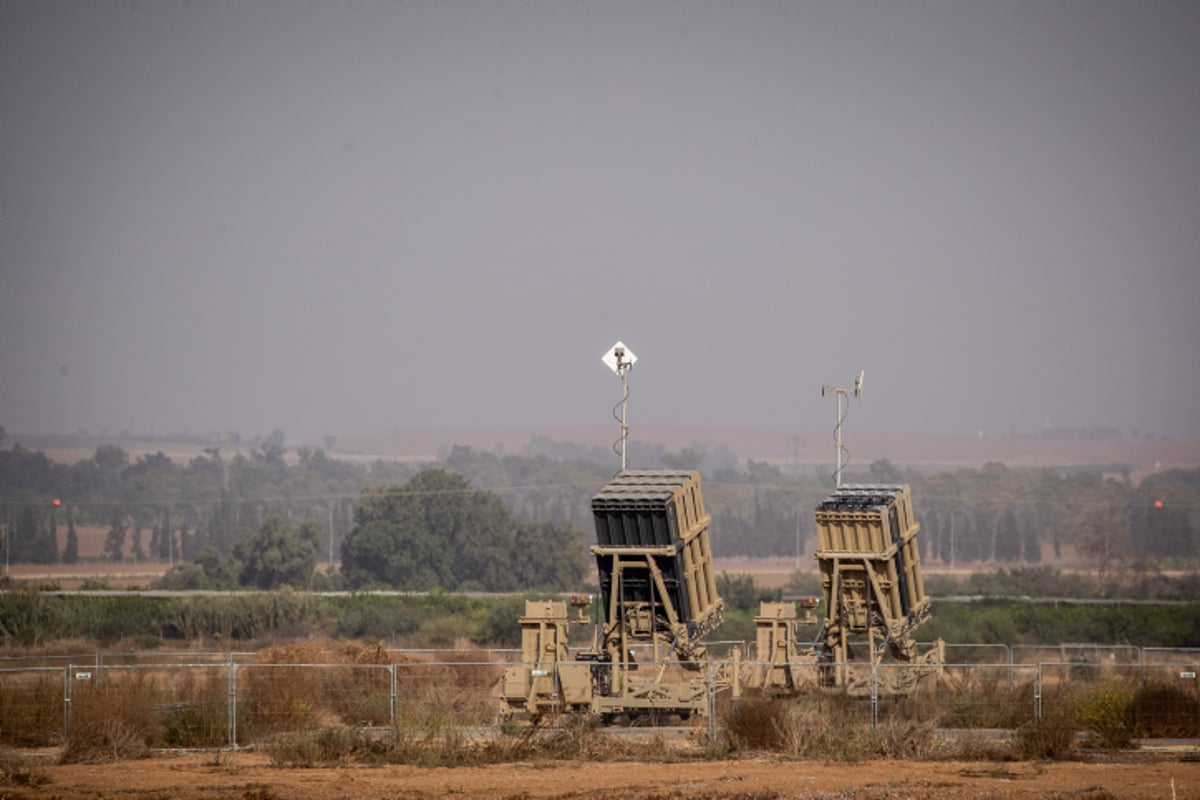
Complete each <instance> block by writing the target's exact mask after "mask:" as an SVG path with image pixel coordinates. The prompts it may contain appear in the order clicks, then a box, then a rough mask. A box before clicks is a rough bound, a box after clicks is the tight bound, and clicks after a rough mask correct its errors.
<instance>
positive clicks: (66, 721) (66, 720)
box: [63, 664, 75, 741]
mask: <svg viewBox="0 0 1200 800" xmlns="http://www.w3.org/2000/svg"><path fill="white" fill-rule="evenodd" d="M74 674H75V670H74V669H73V668H72V667H71V665H70V664H67V673H66V675H64V676H63V740H64V741H65V740H67V739H69V738H71V680H72V676H74Z"/></svg>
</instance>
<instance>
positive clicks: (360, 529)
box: [0, 436, 1200, 589]
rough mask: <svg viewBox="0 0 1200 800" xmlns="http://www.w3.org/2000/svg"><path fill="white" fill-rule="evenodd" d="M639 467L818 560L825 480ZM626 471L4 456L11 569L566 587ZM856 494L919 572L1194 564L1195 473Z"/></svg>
mask: <svg viewBox="0 0 1200 800" xmlns="http://www.w3.org/2000/svg"><path fill="white" fill-rule="evenodd" d="M633 453H634V454H635V455H636V458H631V462H632V463H633V465H634V466H637V467H648V468H650V467H671V468H675V469H699V470H700V471H701V472H702V474H703V480H704V499H705V505H706V508H707V510H708V512H709V513H710V514H712V517H713V523H712V543H713V550H714V553H715V554H716V555H717V556H720V557H730V556H752V557H771V556H773V557H793V558H799V559H800V560H801V563H804V564H811V563H812V553H813V551H814V550H815V549H816V543H815V530H814V525H813V520H812V509H813V508H814V507H815V506H816V505H817V504H818V503H819V502H820V500H821V499H822V497H824V496H825V495H826V494H827V493H828V492H829V491H830V490H831V489H832V478H831V476H830V475H829V474H827V473H826V472H824V471H810V472H808V473H804V472H797V471H791V472H785V471H784V470H783V469H782V468H781V467H780V466H779V465H777V464H771V463H766V462H760V461H754V460H750V461H747V462H745V463H744V464H739V463H738V461H737V459H736V458H735V457H734V456H733V454H732V453H730V452H729V451H728V449H727V448H723V447H718V448H709V447H706V446H704V445H699V444H696V445H690V446H688V447H685V448H683V449H682V450H680V451H677V452H671V451H666V450H664V449H663V448H661V447H650V448H647V447H640V448H636V449H634V450H633ZM613 468H614V464H613V461H612V459H611V458H610V457H606V456H605V455H604V454H603V453H598V452H594V451H591V450H587V449H585V448H581V447H579V446H577V445H570V444H560V443H555V442H552V441H550V440H547V439H535V440H534V441H532V442H531V443H530V445H529V446H528V447H527V448H526V449H525V451H524V452H522V453H520V454H497V453H491V452H486V451H480V450H477V449H473V448H470V447H462V446H456V447H453V448H451V449H450V450H449V451H448V452H446V453H444V454H442V456H441V458H440V459H439V460H438V462H437V463H434V464H427V465H409V464H403V463H397V462H384V461H376V462H374V463H372V464H357V463H353V462H349V461H343V460H338V459H334V458H330V457H329V456H328V455H327V454H326V453H325V452H324V451H323V450H314V449H311V448H307V447H304V448H300V449H299V450H298V451H296V452H295V453H294V454H293V455H290V456H289V454H288V453H287V451H286V449H285V448H284V445H283V437H282V436H278V437H274V436H273V437H268V438H267V439H264V440H261V442H260V444H259V445H258V446H256V447H255V448H253V449H251V450H250V451H249V452H248V453H247V454H243V453H240V452H239V453H237V454H235V455H233V456H232V457H228V456H226V455H224V454H222V452H221V451H220V449H219V448H208V449H206V450H205V451H204V452H203V453H202V454H200V455H197V456H196V457H194V458H192V459H191V460H190V461H188V462H187V463H186V464H181V463H177V462H175V461H173V460H172V459H170V458H168V457H167V456H166V455H165V454H163V453H161V452H160V453H155V454H151V455H144V456H140V457H138V458H136V459H131V458H130V457H129V455H128V453H126V451H125V450H123V449H122V448H121V447H119V446H116V445H111V444H106V445H102V446H100V447H98V448H96V450H95V453H94V454H93V455H92V456H91V457H90V458H86V459H83V460H81V461H79V462H77V463H75V464H61V463H56V462H53V461H51V460H50V459H49V458H48V457H47V456H46V455H45V454H44V453H41V452H38V451H31V450H27V449H25V448H22V447H21V446H20V445H16V446H14V447H11V448H7V449H0V526H3V531H4V535H5V541H4V546H5V552H6V555H7V557H8V558H9V559H10V560H11V562H13V563H21V562H35V563H51V562H53V561H55V560H63V561H73V560H77V559H78V557H79V555H78V534H77V531H76V529H77V527H78V526H80V525H89V526H102V527H103V528H104V529H106V531H107V538H106V542H105V547H104V555H105V557H106V558H108V559H111V560H153V561H159V562H171V563H176V562H179V563H180V564H181V567H180V569H179V570H178V571H177V572H176V573H174V575H173V576H172V579H173V580H179V581H181V582H183V583H185V584H188V585H199V584H206V585H217V584H220V585H228V584H230V583H243V584H246V585H256V586H264V587H266V586H271V585H279V584H280V582H282V583H286V584H291V585H298V584H297V579H296V578H295V575H294V573H293V572H292V571H291V570H290V568H288V567H286V566H285V564H286V563H290V562H291V561H292V560H294V559H300V558H301V555H302V556H303V559H302V561H303V562H305V563H307V561H309V560H310V559H311V560H312V561H313V562H314V563H315V562H316V561H320V560H330V557H331V556H332V561H334V562H337V561H340V562H341V566H342V571H341V578H339V580H344V581H346V582H347V583H348V584H349V585H354V586H366V585H389V586H400V587H404V588H433V587H442V588H482V589H507V588H520V587H526V586H533V585H535V584H536V585H542V586H562V587H565V588H569V587H570V585H572V582H573V581H576V580H578V579H579V574H580V573H579V572H578V571H577V570H578V569H579V564H580V563H585V564H586V562H587V560H588V557H587V550H586V548H587V545H588V544H590V543H591V540H592V538H591V529H592V528H591V525H592V523H591V514H590V502H589V501H590V498H591V496H592V495H593V494H594V493H595V492H596V491H597V490H598V489H599V488H600V487H601V486H603V485H604V483H605V482H607V481H608V480H609V479H610V478H611V477H612V475H613V471H614V469H613ZM846 480H847V481H848V482H858V483H907V484H909V485H910V486H911V487H912V493H913V498H914V505H915V511H916V516H917V519H918V521H919V522H920V524H921V531H922V532H921V536H920V539H919V541H920V544H921V549H922V557H923V558H924V559H925V560H926V561H938V562H941V563H945V564H954V565H961V566H965V567H970V566H972V565H979V564H984V563H999V564H1001V565H1012V566H1020V565H1037V564H1039V563H1041V562H1042V561H1043V560H1047V559H1049V558H1051V557H1056V556H1059V555H1061V554H1062V553H1063V552H1064V549H1065V548H1068V547H1069V548H1073V549H1074V551H1075V552H1077V553H1078V555H1079V556H1080V557H1081V558H1083V559H1085V560H1086V561H1087V562H1088V563H1089V564H1090V565H1091V566H1092V568H1093V569H1094V570H1095V573H1096V576H1097V579H1098V580H1099V581H1100V582H1101V583H1103V582H1104V581H1106V580H1109V579H1110V578H1113V577H1115V576H1117V575H1118V574H1124V575H1129V574H1151V573H1154V572H1155V571H1157V570H1159V569H1161V568H1162V566H1163V565H1165V564H1166V565H1169V564H1180V565H1185V566H1190V565H1194V563H1195V562H1194V560H1195V559H1196V558H1197V556H1198V555H1200V540H1198V537H1197V533H1196V531H1197V525H1198V524H1200V470H1191V471H1188V470H1171V471H1167V472H1162V473H1158V474H1155V475H1152V476H1150V477H1148V478H1146V479H1145V480H1143V481H1142V482H1141V483H1140V484H1138V485H1136V486H1135V485H1134V484H1133V482H1132V480H1130V475H1129V470H1128V469H1126V468H1123V467H1121V466H1119V465H1115V466H1112V467H1110V468H1105V469H1102V470H1101V469H1090V468H1089V469H1066V468H1061V469H1053V468H1024V467H1022V468H1009V467H1006V466H1004V465H1002V464H988V465H985V466H984V467H983V468H981V469H960V470H955V471H952V472H940V473H936V474H927V473H923V472H918V471H915V470H903V469H900V468H898V467H896V466H895V465H893V464H892V463H891V462H890V461H888V460H886V459H882V460H879V461H876V462H873V463H871V464H870V465H869V466H868V467H867V468H866V469H864V470H861V471H857V472H855V471H850V472H848V473H847V475H846ZM54 498H59V499H60V500H61V502H62V504H61V506H55V505H54V504H53V502H52V501H53V499H54ZM580 531H582V532H586V533H580ZM247 532H249V533H250V534H253V535H254V536H256V537H257V538H254V536H252V537H251V538H250V539H248V538H247ZM285 532H286V533H287V535H286V536H285V535H284V534H285ZM64 536H65V538H64ZM297 540H299V543H298V542H297ZM270 541H276V542H277V545H276V546H269V545H267V544H264V543H265V542H270ZM60 542H61V544H60ZM284 544H286V545H287V546H286V547H283V546H282V545H284ZM256 546H261V548H262V552H261V553H260V552H257V551H256ZM559 549H562V552H559ZM568 556H570V557H568ZM248 565H251V566H248ZM253 565H257V566H253ZM280 576H286V579H285V578H282V577H280Z"/></svg>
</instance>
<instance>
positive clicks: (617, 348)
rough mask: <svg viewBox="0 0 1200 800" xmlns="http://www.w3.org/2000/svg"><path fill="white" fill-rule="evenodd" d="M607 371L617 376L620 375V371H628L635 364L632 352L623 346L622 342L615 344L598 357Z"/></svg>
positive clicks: (635, 360)
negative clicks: (606, 367)
mask: <svg viewBox="0 0 1200 800" xmlns="http://www.w3.org/2000/svg"><path fill="white" fill-rule="evenodd" d="M600 360H601V361H603V362H604V363H605V364H606V365H607V366H608V368H609V369H611V370H612V371H613V372H614V373H616V374H617V375H620V374H621V370H622V369H629V368H630V367H632V366H633V365H634V364H636V363H637V356H635V355H634V354H633V351H632V350H630V349H629V348H628V347H626V346H625V343H624V342H617V343H616V344H614V345H613V346H612V347H610V348H608V352H607V353H605V354H604V355H602V356H600Z"/></svg>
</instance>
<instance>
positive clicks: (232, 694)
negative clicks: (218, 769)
mask: <svg viewBox="0 0 1200 800" xmlns="http://www.w3.org/2000/svg"><path fill="white" fill-rule="evenodd" d="M226 665H227V666H226V669H227V670H228V673H227V676H226V685H227V687H228V697H227V698H226V701H227V703H228V705H227V712H226V713H227V714H228V715H229V725H228V732H229V749H231V750H237V666H236V665H235V664H234V663H233V653H230V654H229V655H228V657H227V658H226Z"/></svg>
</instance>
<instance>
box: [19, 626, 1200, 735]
mask: <svg viewBox="0 0 1200 800" xmlns="http://www.w3.org/2000/svg"><path fill="white" fill-rule="evenodd" d="M969 647H971V648H976V649H975V650H972V651H969V650H967V649H965V648H962V649H960V648H948V650H949V652H950V653H954V654H959V655H961V654H963V653H967V652H970V653H971V654H972V657H973V658H978V659H980V660H981V661H982V663H980V662H968V661H960V662H956V663H946V664H937V665H935V664H896V663H886V664H879V665H875V666H874V667H873V666H872V665H870V664H865V663H852V664H847V665H846V670H845V675H846V676H847V680H846V684H845V686H843V687H840V688H838V689H825V690H819V691H821V692H823V693H825V694H826V695H836V696H839V697H841V698H843V699H844V707H845V708H846V709H848V713H850V714H851V715H852V716H853V717H854V718H856V719H860V720H861V721H863V722H864V723H868V722H869V724H871V725H873V726H878V725H880V724H886V723H888V722H889V721H891V720H899V719H905V720H912V719H919V720H922V721H927V722H929V723H930V724H933V725H936V726H937V727H938V728H940V729H953V730H987V731H1016V730H1018V729H1021V728H1023V727H1026V726H1029V725H1031V724H1035V723H1040V722H1041V721H1043V720H1045V719H1056V718H1062V717H1063V716H1064V715H1066V716H1069V717H1070V718H1071V720H1072V724H1073V725H1074V726H1075V727H1076V728H1077V729H1078V730H1081V731H1083V732H1084V733H1085V734H1086V736H1088V737H1090V738H1093V739H1095V740H1096V741H1097V742H1098V743H1100V744H1103V745H1106V746H1119V745H1121V744H1122V743H1128V741H1130V740H1132V739H1145V738H1156V739H1159V738H1165V739H1178V740H1184V741H1185V742H1188V743H1191V745H1192V746H1196V747H1200V679H1198V677H1197V676H1198V674H1200V659H1197V658H1195V656H1196V655H1197V654H1196V653H1189V652H1187V651H1176V650H1168V649H1163V648H1156V649H1151V648H1146V649H1145V651H1137V652H1133V653H1126V655H1127V656H1131V657H1132V660H1127V661H1122V660H1114V659H1113V657H1112V656H1113V655H1114V653H1116V652H1117V651H1116V650H1115V649H1113V648H1107V649H1106V648H1089V649H1073V650H1070V651H1058V654H1063V655H1067V656H1068V658H1065V659H1061V658H1060V659H1053V660H1045V661H1039V662H1036V663H1024V658H1025V657H1026V655H1025V654H1022V655H1021V656H1020V660H1018V661H1017V662H1016V663H1006V662H1007V659H1008V658H1009V653H1020V650H1018V649H1017V648H1012V650H1000V649H997V648H981V647H979V646H974V645H972V646H969ZM380 652H381V653H382V654H381V655H379V656H378V659H379V660H378V661H376V662H371V663H349V664H347V663H337V664H330V663H316V662H304V663H259V662H257V661H252V660H250V659H251V658H253V656H252V654H230V653H224V654H190V655H191V658H190V659H187V660H184V659H182V658H175V656H171V657H170V658H167V657H165V656H166V655H167V654H152V655H151V657H149V658H141V657H140V654H139V658H138V659H137V661H139V662H140V663H129V662H130V661H132V660H134V659H132V658H126V657H118V656H115V655H114V654H106V655H105V656H103V657H102V658H101V657H96V656H88V657H87V659H86V660H80V662H79V663H68V664H66V665H59V666H45V665H35V666H31V665H28V664H15V663H14V662H13V661H12V660H10V661H9V662H8V663H9V666H0V745H3V746H8V747H22V748H27V747H48V746H61V745H64V744H66V745H67V746H72V744H73V743H77V742H82V743H87V742H96V741H101V742H112V741H114V740H120V739H122V738H124V739H127V740H136V741H139V742H144V744H145V746H146V747H148V748H238V747H244V746H247V745H250V744H255V743H261V742H265V741H271V740H272V739H273V738H274V737H280V736H286V735H290V734H294V733H298V732H308V731H318V730H324V729H329V728H338V727H348V728H354V729H356V730H359V731H363V732H366V733H367V734H370V735H375V734H377V735H379V736H385V735H390V736H409V737H417V738H419V737H428V736H438V735H444V734H445V733H446V732H449V731H457V732H460V734H461V735H465V736H476V737H477V736H482V735H486V734H485V733H484V731H485V730H495V729H496V726H497V724H498V722H499V720H500V718H501V712H502V711H503V708H502V706H501V699H500V696H501V684H502V679H503V671H504V667H505V665H506V664H511V663H513V659H512V654H511V653H507V652H499V651H497V652H484V651H473V652H468V653H460V654H454V653H445V652H440V653H439V652H433V651H428V652H412V651H409V652H398V651H380ZM1188 655H1191V656H1193V657H1192V658H1191V659H1190V660H1189V659H1188V658H1187V656H1188ZM709 663H710V668H711V674H712V675H717V676H721V677H720V679H719V680H714V681H710V685H711V686H712V691H713V692H715V693H719V694H721V695H722V698H723V699H722V702H721V704H720V705H718V704H716V703H714V704H713V705H712V706H711V707H712V708H718V709H719V708H727V707H728V703H729V700H728V695H729V694H730V691H729V689H730V687H731V686H732V685H733V683H734V681H733V680H732V676H734V675H735V674H736V675H737V676H738V678H739V680H738V681H737V683H738V684H739V685H740V687H741V688H742V689H743V690H746V689H749V688H750V687H751V686H752V683H753V682H752V681H751V680H750V679H749V677H748V676H750V675H752V674H754V673H755V672H756V671H759V672H761V671H762V670H763V669H764V668H765V667H767V666H769V665H765V664H756V663H754V662H748V661H740V660H734V661H726V660H715V659H712V660H710V662H709ZM656 666H657V665H655V664H654V662H653V661H652V660H650V659H646V660H644V661H642V662H641V663H640V667H641V670H643V671H645V672H644V673H643V674H646V673H653V672H655V671H656V670H655V667H656ZM813 669H814V672H813V675H814V676H815V675H816V674H817V673H816V672H815V669H816V668H815V667H814V668H813ZM665 674H668V675H669V674H671V673H669V672H667V673H665ZM817 691H818V690H816V689H813V688H807V689H806V688H801V689H800V690H799V692H800V693H804V692H817ZM717 717H718V719H716V720H713V719H710V720H708V723H707V724H709V726H710V732H711V731H712V730H713V729H714V728H713V726H714V725H719V724H720V719H719V717H720V714H719V713H718V714H717ZM462 732H468V733H462Z"/></svg>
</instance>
